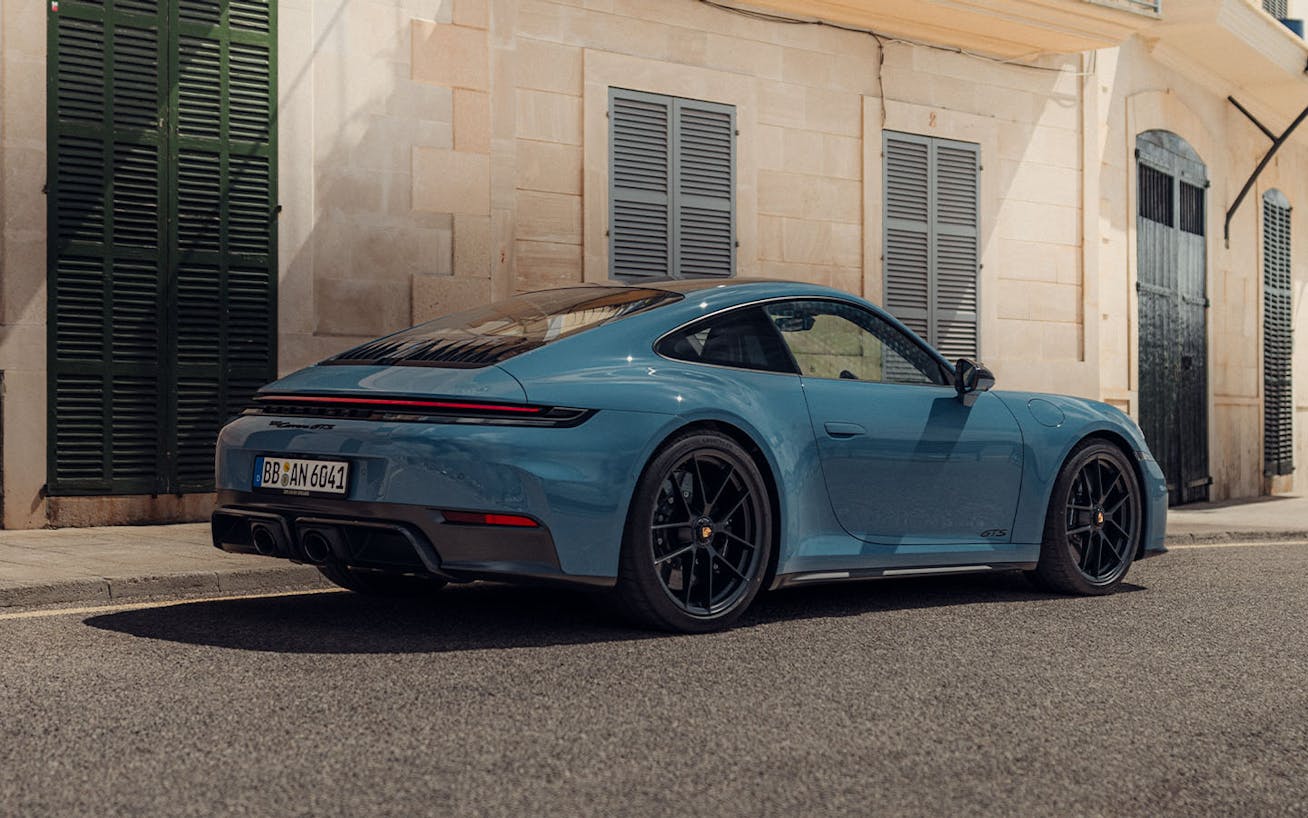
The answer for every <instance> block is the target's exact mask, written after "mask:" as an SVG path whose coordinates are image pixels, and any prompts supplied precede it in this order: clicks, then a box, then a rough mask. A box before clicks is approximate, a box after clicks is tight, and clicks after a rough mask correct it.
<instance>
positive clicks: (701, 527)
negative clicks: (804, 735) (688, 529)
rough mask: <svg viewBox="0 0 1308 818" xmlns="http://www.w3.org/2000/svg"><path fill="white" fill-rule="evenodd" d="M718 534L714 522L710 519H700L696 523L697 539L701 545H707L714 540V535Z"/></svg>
mask: <svg viewBox="0 0 1308 818" xmlns="http://www.w3.org/2000/svg"><path fill="white" fill-rule="evenodd" d="M716 533H717V532H716V530H714V528H713V521H712V520H710V519H709V518H707V517H700V518H699V519H698V520H696V521H695V538H696V539H698V540H699V541H700V542H701V543H706V542H708V541H709V540H711V539H713V535H714V534H716Z"/></svg>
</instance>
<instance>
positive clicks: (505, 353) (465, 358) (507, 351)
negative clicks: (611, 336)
mask: <svg viewBox="0 0 1308 818" xmlns="http://www.w3.org/2000/svg"><path fill="white" fill-rule="evenodd" d="M539 346H542V343H541V342H540V341H533V340H531V339H529V338H523V337H521V336H506V337H495V336H471V337H470V336H468V335H467V334H466V333H463V332H460V331H457V330H454V331H451V332H450V333H449V334H440V335H435V336H433V335H431V334H425V335H423V336H421V337H417V338H415V337H404V336H403V335H401V336H399V337H396V336H391V337H389V338H381V339H378V340H376V341H369V342H368V343H366V344H363V345H362V346H357V347H355V348H354V349H351V350H347V351H345V352H342V353H341V354H340V355H337V356H336V357H334V358H329V359H328V360H327V361H326V363H328V364H396V363H404V364H406V365H408V366H443V367H455V368H464V367H466V368H469V369H471V368H475V367H482V366H490V365H491V364H496V363H499V362H500V361H504V360H507V359H509V358H512V357H513V356H514V355H521V354H522V353H524V352H530V351H531V350H533V349H535V348H537V347H539Z"/></svg>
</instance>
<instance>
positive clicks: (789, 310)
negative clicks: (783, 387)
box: [764, 301, 948, 386]
mask: <svg viewBox="0 0 1308 818" xmlns="http://www.w3.org/2000/svg"><path fill="white" fill-rule="evenodd" d="M764 309H765V310H766V311H767V314H768V316H769V317H770V318H771V319H772V322H773V324H774V325H775V326H776V328H777V329H778V330H780V332H781V337H782V338H783V339H784V340H785V343H786V345H787V346H788V347H789V348H790V352H791V354H792V355H793V356H794V357H795V362H796V363H797V364H798V365H799V371H800V374H801V375H804V376H806V377H811V378H844V379H847V380H857V381H873V382H877V383H920V384H937V385H942V386H943V385H945V384H947V383H948V379H947V378H946V376H945V372H944V371H943V369H942V368H941V366H940V363H939V362H938V361H937V360H936V359H935V358H934V357H932V356H931V355H930V354H929V353H928V352H927V351H926V350H924V349H923V348H922V347H921V346H919V345H918V344H917V343H915V342H914V341H913V340H912V339H910V338H909V337H908V336H907V335H904V334H903V333H902V332H900V331H899V330H897V329H895V328H894V327H893V326H891V325H890V324H888V323H886V322H885V321H883V320H882V319H880V318H878V317H877V316H876V315H874V314H872V313H870V312H868V311H867V310H864V309H861V308H859V307H856V306H854V305H852V304H844V303H841V302H839V301H783V302H781V303H778V304H770V305H768V306H766V307H765V308H764Z"/></svg>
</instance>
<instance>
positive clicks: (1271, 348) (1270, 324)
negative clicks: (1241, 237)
mask: <svg viewBox="0 0 1308 818" xmlns="http://www.w3.org/2000/svg"><path fill="white" fill-rule="evenodd" d="M1290 277H1291V274H1290V203H1289V200H1287V199H1286V198H1285V196H1284V194H1282V193H1281V192H1280V191H1277V190H1273V191H1269V192H1268V193H1267V194H1265V195H1264V196H1263V394H1264V396H1263V401H1264V403H1263V452H1264V454H1263V458H1264V465H1263V470H1264V472H1265V473H1266V474H1267V475H1268V476H1273V475H1280V474H1289V473H1291V472H1292V471H1294V422H1293V416H1294V398H1293V395H1292V393H1291V391H1290V340H1291V338H1290Z"/></svg>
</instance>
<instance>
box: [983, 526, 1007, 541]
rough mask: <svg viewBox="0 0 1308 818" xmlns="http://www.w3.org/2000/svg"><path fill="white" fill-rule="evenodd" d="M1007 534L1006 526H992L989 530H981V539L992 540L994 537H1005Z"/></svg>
mask: <svg viewBox="0 0 1308 818" xmlns="http://www.w3.org/2000/svg"><path fill="white" fill-rule="evenodd" d="M1007 536H1008V529H1006V528H992V529H990V530H989V531H982V532H981V539H983V540H993V539H994V538H995V537H1007Z"/></svg>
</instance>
